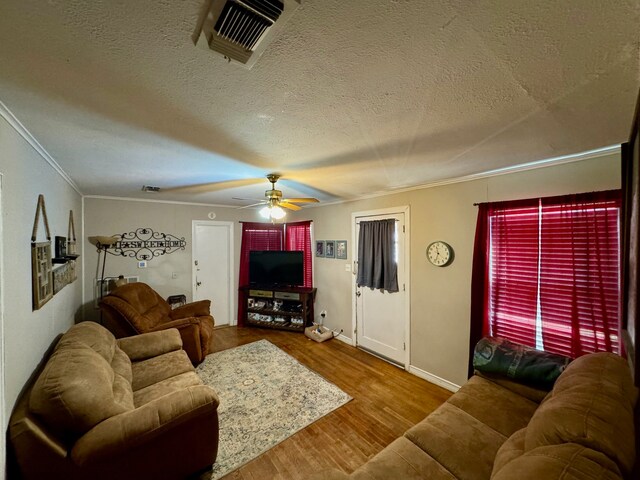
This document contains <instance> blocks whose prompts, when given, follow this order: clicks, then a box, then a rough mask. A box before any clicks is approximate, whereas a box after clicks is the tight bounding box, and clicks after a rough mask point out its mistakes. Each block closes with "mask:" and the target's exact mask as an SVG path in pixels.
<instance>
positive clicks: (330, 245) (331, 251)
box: [324, 240, 336, 258]
mask: <svg viewBox="0 0 640 480" xmlns="http://www.w3.org/2000/svg"><path fill="white" fill-rule="evenodd" d="M324 256H325V258H334V257H335V256H336V242H335V241H333V240H326V241H325V242H324Z"/></svg>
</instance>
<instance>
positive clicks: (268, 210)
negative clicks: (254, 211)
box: [260, 205, 271, 218]
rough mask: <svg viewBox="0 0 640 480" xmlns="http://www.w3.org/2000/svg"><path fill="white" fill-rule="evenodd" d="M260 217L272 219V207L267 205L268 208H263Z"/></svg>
mask: <svg viewBox="0 0 640 480" xmlns="http://www.w3.org/2000/svg"><path fill="white" fill-rule="evenodd" d="M260 216H261V217H264V218H271V207H270V206H268V205H267V206H266V207H264V208H261V209H260Z"/></svg>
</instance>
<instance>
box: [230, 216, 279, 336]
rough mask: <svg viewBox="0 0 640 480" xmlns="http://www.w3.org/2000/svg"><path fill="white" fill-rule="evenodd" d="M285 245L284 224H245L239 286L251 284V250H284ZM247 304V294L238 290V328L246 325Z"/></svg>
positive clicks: (243, 226) (241, 248)
mask: <svg viewBox="0 0 640 480" xmlns="http://www.w3.org/2000/svg"><path fill="white" fill-rule="evenodd" d="M283 245H284V225H283V224H273V223H257V222H244V223H243V224H242V246H241V247H240V274H239V276H238V280H239V281H238V285H239V286H240V287H243V286H246V285H248V284H249V252H250V251H251V250H282V248H283ZM245 304H246V299H245V292H244V290H242V289H240V290H238V326H243V325H244V317H245Z"/></svg>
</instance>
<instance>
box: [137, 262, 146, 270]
mask: <svg viewBox="0 0 640 480" xmlns="http://www.w3.org/2000/svg"><path fill="white" fill-rule="evenodd" d="M138 268H147V261H146V260H140V261H139V262H138Z"/></svg>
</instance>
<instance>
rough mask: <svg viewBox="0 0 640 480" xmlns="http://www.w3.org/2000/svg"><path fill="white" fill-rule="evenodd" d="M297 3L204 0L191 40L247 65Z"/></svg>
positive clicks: (268, 0) (265, 0) (251, 64)
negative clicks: (205, 0)
mask: <svg viewBox="0 0 640 480" xmlns="http://www.w3.org/2000/svg"><path fill="white" fill-rule="evenodd" d="M298 6H299V0H284V1H281V0H208V1H207V2H206V3H205V6H204V8H203V12H202V14H201V16H200V19H199V21H198V25H197V26H196V30H195V32H194V35H193V40H194V43H196V44H197V45H200V44H203V45H205V44H206V46H207V47H208V48H210V49H211V50H214V51H216V52H218V53H221V54H222V55H224V56H225V57H226V58H227V59H229V60H236V61H238V62H240V63H242V64H244V65H245V66H246V67H248V68H251V67H252V66H253V64H254V63H255V62H256V60H257V59H258V58H259V57H260V55H262V53H263V51H264V49H265V48H266V46H267V44H268V43H269V42H270V41H271V39H272V38H273V36H275V34H277V31H278V30H279V29H281V27H282V25H283V24H284V23H285V22H286V19H287V18H288V17H289V16H291V14H292V13H293V12H294V11H295V9H296V8H297V7H298Z"/></svg>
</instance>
